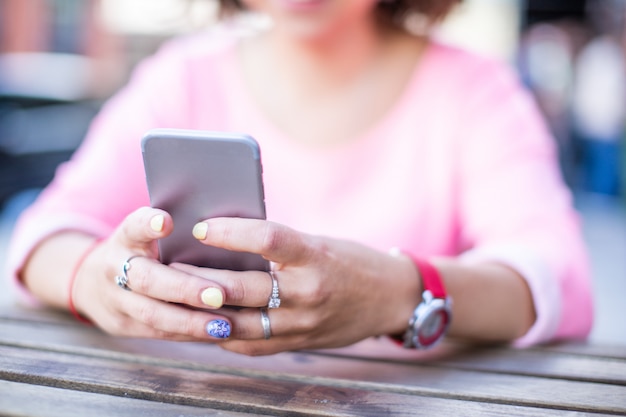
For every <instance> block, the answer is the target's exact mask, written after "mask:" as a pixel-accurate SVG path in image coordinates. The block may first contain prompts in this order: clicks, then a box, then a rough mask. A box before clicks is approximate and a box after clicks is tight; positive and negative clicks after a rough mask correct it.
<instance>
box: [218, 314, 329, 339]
mask: <svg viewBox="0 0 626 417" xmlns="http://www.w3.org/2000/svg"><path fill="white" fill-rule="evenodd" d="M219 313H220V315H222V316H224V317H226V318H227V319H228V321H229V322H230V323H232V332H231V337H230V338H231V339H233V340H234V339H237V340H263V339H265V329H264V327H265V325H264V323H263V319H262V316H261V309H259V308H243V309H240V310H233V309H228V308H225V309H222V310H220V311H219ZM266 314H267V319H268V322H269V334H270V338H275V337H282V336H285V335H290V336H293V335H302V334H307V333H308V334H314V333H315V332H316V329H317V328H319V323H318V322H317V321H316V319H315V317H314V316H313V315H312V314H307V313H302V314H298V315H297V316H296V315H294V314H293V313H292V312H290V311H288V310H286V309H282V311H281V309H280V308H278V309H266Z"/></svg>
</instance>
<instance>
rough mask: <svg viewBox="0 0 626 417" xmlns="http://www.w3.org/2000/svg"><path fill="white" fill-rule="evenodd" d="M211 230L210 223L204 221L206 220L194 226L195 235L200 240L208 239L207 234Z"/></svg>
mask: <svg viewBox="0 0 626 417" xmlns="http://www.w3.org/2000/svg"><path fill="white" fill-rule="evenodd" d="M208 231H209V225H208V224H206V223H204V222H200V223H196V225H195V226H194V227H193V231H192V233H193V237H195V238H196V239H198V240H204V239H206V235H207V232H208Z"/></svg>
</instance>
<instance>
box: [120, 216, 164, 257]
mask: <svg viewBox="0 0 626 417" xmlns="http://www.w3.org/2000/svg"><path fill="white" fill-rule="evenodd" d="M173 228H174V225H173V222H172V218H171V216H170V215H169V214H168V213H167V212H165V211H163V210H160V209H155V208H152V207H141V208H139V209H137V210H135V211H134V212H132V213H130V214H129V215H128V216H126V218H125V219H124V220H123V221H122V223H121V224H120V225H119V226H118V228H117V229H116V230H115V232H114V233H113V235H112V239H114V240H115V241H116V242H117V243H119V244H120V245H122V246H124V247H127V248H130V249H132V250H133V251H135V252H139V253H143V254H145V255H147V254H151V255H152V254H156V247H155V245H154V242H155V240H157V239H160V238H162V237H165V236H167V235H169V234H170V233H171V232H172V230H173Z"/></svg>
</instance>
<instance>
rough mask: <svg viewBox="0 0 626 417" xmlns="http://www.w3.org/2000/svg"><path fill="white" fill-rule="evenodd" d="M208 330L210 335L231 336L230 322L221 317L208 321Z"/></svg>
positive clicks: (220, 337)
mask: <svg viewBox="0 0 626 417" xmlns="http://www.w3.org/2000/svg"><path fill="white" fill-rule="evenodd" d="M206 332H207V333H208V335H209V336H213V337H217V338H218V339H226V338H227V337H229V336H230V323H228V322H227V321H226V320H221V319H216V320H212V321H210V322H208V323H207V325H206Z"/></svg>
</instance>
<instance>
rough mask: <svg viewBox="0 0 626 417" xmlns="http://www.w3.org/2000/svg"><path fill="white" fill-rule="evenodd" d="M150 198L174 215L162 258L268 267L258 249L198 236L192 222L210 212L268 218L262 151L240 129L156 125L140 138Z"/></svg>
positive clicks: (161, 244) (222, 266)
mask: <svg viewBox="0 0 626 417" xmlns="http://www.w3.org/2000/svg"><path fill="white" fill-rule="evenodd" d="M141 147H142V154H143V160H144V168H145V172H146V181H147V184H148V192H149V194H150V203H151V205H152V207H156V208H160V209H163V210H165V211H167V212H168V213H170V214H171V215H172V218H173V220H174V231H173V232H172V234H171V235H169V236H168V237H166V238H163V239H159V254H160V258H161V262H163V263H164V264H169V263H172V262H182V263H187V264H192V265H197V266H203V267H210V268H217V269H229V270H235V271H244V270H260V271H268V270H269V262H268V261H267V260H265V259H264V258H263V257H261V256H260V255H257V254H252V253H246V252H234V251H229V250H225V249H222V248H216V247H210V246H206V245H203V244H202V243H200V242H198V241H197V240H196V239H195V238H194V237H193V236H192V234H191V231H192V229H193V226H194V225H195V224H196V223H197V222H198V221H201V220H205V219H208V218H212V217H246V218H256V219H265V199H264V193H263V178H262V166H261V154H260V150H259V146H258V144H257V142H256V141H255V140H254V139H253V138H252V137H250V136H248V135H245V134H238V133H226V132H213V131H196V130H181V129H153V130H150V131H149V132H148V133H147V134H146V135H145V136H144V137H143V139H142V142H141Z"/></svg>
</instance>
